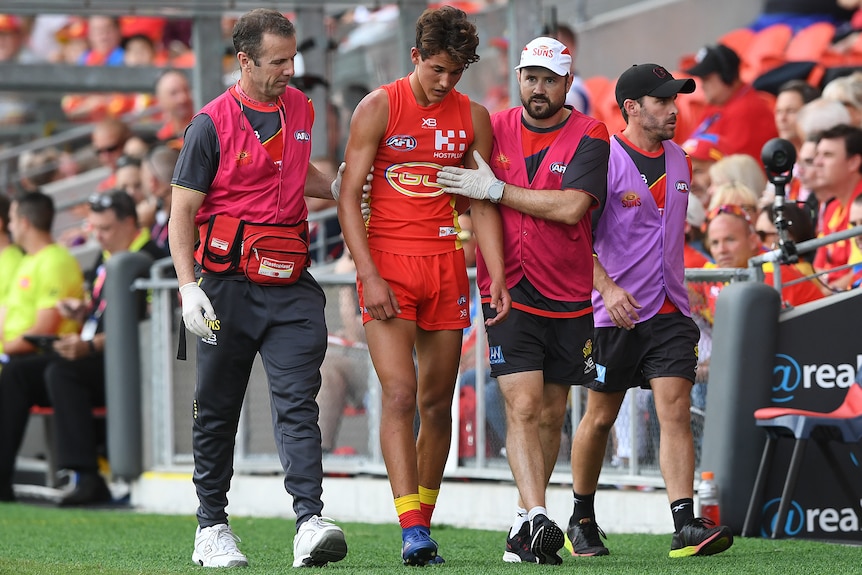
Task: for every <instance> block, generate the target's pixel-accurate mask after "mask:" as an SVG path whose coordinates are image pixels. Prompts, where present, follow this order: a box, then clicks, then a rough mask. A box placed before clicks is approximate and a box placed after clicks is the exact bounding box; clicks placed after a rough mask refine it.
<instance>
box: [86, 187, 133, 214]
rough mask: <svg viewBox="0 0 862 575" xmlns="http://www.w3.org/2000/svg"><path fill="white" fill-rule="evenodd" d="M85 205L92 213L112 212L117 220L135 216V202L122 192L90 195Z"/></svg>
mask: <svg viewBox="0 0 862 575" xmlns="http://www.w3.org/2000/svg"><path fill="white" fill-rule="evenodd" d="M87 203H88V204H90V209H91V210H92V211H94V212H97V213H98V212H103V211H105V210H108V209H111V210H114V213H116V214H117V218H118V219H122V218H128V217H131V216H132V215H134V214H135V200H133V199H132V197H131V196H130V195H129V194H127V193H126V192H125V191H123V190H112V191H109V192H105V193H102V194H93V195H91V196H90V197H89V198H88V200H87Z"/></svg>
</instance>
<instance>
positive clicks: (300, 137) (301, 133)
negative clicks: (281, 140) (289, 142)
mask: <svg viewBox="0 0 862 575" xmlns="http://www.w3.org/2000/svg"><path fill="white" fill-rule="evenodd" d="M293 137H294V138H295V139H296V141H297V142H310V141H311V134H309V133H308V132H306V131H305V130H297V131H295V132H294V133H293Z"/></svg>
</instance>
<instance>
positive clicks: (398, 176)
mask: <svg viewBox="0 0 862 575" xmlns="http://www.w3.org/2000/svg"><path fill="white" fill-rule="evenodd" d="M441 168H442V166H440V164H434V163H432V162H406V163H404V164H394V165H392V166H389V168H387V169H386V173H385V174H384V176H385V178H386V181H387V182H388V183H389V185H390V186H392V189H394V190H395V191H397V192H398V193H399V194H404V195H405V196H409V197H411V198H415V197H429V198H431V197H435V196H439V195H441V194H442V193H443V186H442V185H440V184H438V183H437V172H438V171H439V170H440V169H441Z"/></svg>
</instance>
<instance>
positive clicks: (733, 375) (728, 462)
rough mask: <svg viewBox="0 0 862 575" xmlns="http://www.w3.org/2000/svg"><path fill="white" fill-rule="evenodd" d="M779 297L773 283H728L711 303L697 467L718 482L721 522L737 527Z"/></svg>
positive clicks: (756, 454) (767, 390)
mask: <svg viewBox="0 0 862 575" xmlns="http://www.w3.org/2000/svg"><path fill="white" fill-rule="evenodd" d="M780 307H781V302H780V299H779V296H778V292H777V291H775V290H774V289H773V288H772V287H770V286H768V285H766V284H762V283H755V282H745V283H736V284H730V285H728V286H726V287H725V288H724V289H722V290H721V294H720V295H719V296H718V301H717V302H716V308H715V326H714V330H713V333H712V336H713V338H712V357H711V359H710V369H709V381H708V383H707V389H708V392H707V401H706V422H705V428H704V440H703V458H702V461H701V469H703V470H707V471H713V472H714V473H715V480H716V483H717V484H718V490H719V501H720V506H721V507H720V508H721V522H722V523H723V524H725V525H728V526H729V527H730V528H731V529H733V531H734V533H741V532H742V525H743V523H744V522H745V512H746V511H747V508H748V502H749V499H750V497H751V490H752V489H753V487H754V480H755V477H756V476H757V467H758V464H759V463H760V456H761V453H762V451H763V444H764V442H765V440H766V437H765V435H764V433H763V430H761V429H758V428H757V426H756V425H755V423H754V411H755V410H757V409H759V408H761V407H764V406H767V405H769V404H770V397H771V388H772V379H773V376H772V372H773V367H774V363H775V351H776V345H777V341H778V315H779V310H780Z"/></svg>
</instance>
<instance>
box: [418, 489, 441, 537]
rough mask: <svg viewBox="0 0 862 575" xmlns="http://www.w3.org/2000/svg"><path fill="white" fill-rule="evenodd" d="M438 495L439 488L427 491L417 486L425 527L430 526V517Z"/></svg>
mask: <svg viewBox="0 0 862 575" xmlns="http://www.w3.org/2000/svg"><path fill="white" fill-rule="evenodd" d="M438 495H440V488H439V487H438V488H437V489H428V488H427V487H422V486H421V485H420V486H419V506H420V509H422V516H423V517H424V518H425V525H428V526H429V527H430V526H431V516H432V515H433V514H434V507H435V506H436V505H437V496H438Z"/></svg>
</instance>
